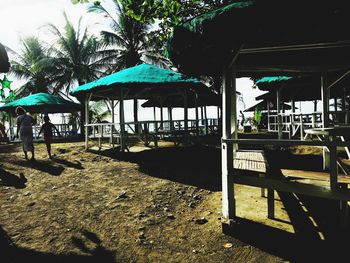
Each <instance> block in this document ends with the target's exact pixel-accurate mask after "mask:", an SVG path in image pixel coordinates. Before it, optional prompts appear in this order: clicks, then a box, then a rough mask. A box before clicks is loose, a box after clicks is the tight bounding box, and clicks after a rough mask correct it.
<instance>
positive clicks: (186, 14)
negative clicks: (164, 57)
mask: <svg viewBox="0 0 350 263" xmlns="http://www.w3.org/2000/svg"><path fill="white" fill-rule="evenodd" d="M118 1H119V2H120V3H121V4H122V5H123V6H124V7H125V10H126V14H127V15H128V16H130V17H132V18H134V19H136V20H138V21H140V22H142V23H150V24H154V23H156V22H157V23H158V24H157V29H156V30H153V31H152V32H151V33H150V35H149V37H150V38H152V39H153V42H154V43H155V46H156V48H157V49H162V48H163V47H164V44H165V41H166V40H167V39H168V37H169V35H170V34H171V32H172V29H173V27H174V26H176V25H178V24H179V23H181V22H184V21H186V20H187V19H189V18H191V17H194V16H196V15H199V14H201V13H203V12H206V11H209V10H211V9H213V8H215V7H218V6H219V5H221V4H222V3H224V2H227V1H225V0H204V1H203V0H202V1H200V0H172V1H170V0H164V1H162V0H118Z"/></svg>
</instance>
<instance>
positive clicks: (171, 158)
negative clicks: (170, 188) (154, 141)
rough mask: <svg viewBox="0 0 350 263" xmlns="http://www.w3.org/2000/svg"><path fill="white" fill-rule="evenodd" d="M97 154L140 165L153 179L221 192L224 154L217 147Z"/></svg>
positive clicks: (112, 151) (171, 148)
mask: <svg viewBox="0 0 350 263" xmlns="http://www.w3.org/2000/svg"><path fill="white" fill-rule="evenodd" d="M96 154H99V155H104V156H108V157H110V158H113V159H116V160H120V161H126V162H133V163H137V164H138V165H139V167H140V168H139V169H140V171H141V172H143V173H145V174H148V175H150V176H153V177H157V178H162V179H167V180H171V181H174V182H179V183H183V184H187V185H192V186H197V187H199V188H202V189H207V190H212V191H220V190H221V168H220V167H221V154H220V149H217V148H213V147H206V146H189V147H168V148H155V149H152V150H145V151H141V152H126V153H121V152H119V151H118V150H116V149H112V150H106V151H100V152H96Z"/></svg>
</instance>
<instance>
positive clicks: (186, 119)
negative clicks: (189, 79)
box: [184, 90, 188, 137]
mask: <svg viewBox="0 0 350 263" xmlns="http://www.w3.org/2000/svg"><path fill="white" fill-rule="evenodd" d="M184 120H185V123H184V125H185V127H184V129H185V137H187V132H188V104H187V91H186V90H185V91H184Z"/></svg>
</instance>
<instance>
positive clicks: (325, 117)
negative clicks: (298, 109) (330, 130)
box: [321, 73, 329, 128]
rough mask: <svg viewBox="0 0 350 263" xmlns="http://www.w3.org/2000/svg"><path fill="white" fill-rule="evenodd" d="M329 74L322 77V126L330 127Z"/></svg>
mask: <svg viewBox="0 0 350 263" xmlns="http://www.w3.org/2000/svg"><path fill="white" fill-rule="evenodd" d="M327 83H328V79H327V74H326V73H323V74H322V76H321V97H322V126H323V128H327V127H329V90H328V87H327Z"/></svg>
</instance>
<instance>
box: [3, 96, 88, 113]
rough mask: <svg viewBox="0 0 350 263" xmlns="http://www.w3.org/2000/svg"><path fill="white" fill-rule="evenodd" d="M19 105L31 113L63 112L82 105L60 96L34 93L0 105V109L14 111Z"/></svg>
mask: <svg viewBox="0 0 350 263" xmlns="http://www.w3.org/2000/svg"><path fill="white" fill-rule="evenodd" d="M18 106H21V107H23V108H25V109H26V110H27V111H29V112H31V113H64V112H74V111H80V110H81V109H82V106H81V105H80V104H77V103H74V102H72V101H69V100H66V99H63V98H62V97H59V96H55V95H51V94H47V93H36V94H33V95H29V96H27V97H24V98H21V99H18V100H15V101H12V102H9V103H6V104H5V105H2V106H0V111H7V112H14V111H15V109H16V108H17V107H18Z"/></svg>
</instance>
